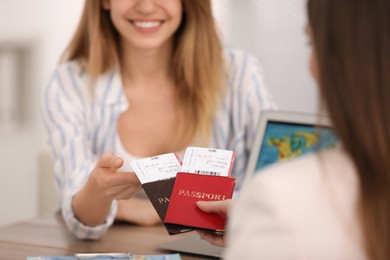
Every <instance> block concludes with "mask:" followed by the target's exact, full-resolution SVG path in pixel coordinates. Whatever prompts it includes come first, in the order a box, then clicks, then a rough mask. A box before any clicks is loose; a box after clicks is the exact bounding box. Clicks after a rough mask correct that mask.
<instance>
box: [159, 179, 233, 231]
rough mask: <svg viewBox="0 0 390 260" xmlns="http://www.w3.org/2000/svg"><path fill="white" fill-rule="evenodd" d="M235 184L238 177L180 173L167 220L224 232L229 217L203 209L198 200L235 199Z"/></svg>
mask: <svg viewBox="0 0 390 260" xmlns="http://www.w3.org/2000/svg"><path fill="white" fill-rule="evenodd" d="M234 185H235V179H234V178H230V177H221V176H212V175H200V174H191V173H182V172H179V173H178V174H177V175H176V180H175V183H174V186H173V190H172V194H171V198H170V202H169V205H168V209H167V213H166V216H165V220H164V223H165V224H175V225H181V226H185V227H189V228H195V229H203V230H207V231H212V232H216V233H223V232H224V230H225V222H226V219H225V218H224V217H222V216H220V215H219V214H216V213H214V214H213V213H205V212H203V211H201V210H200V209H198V207H197V206H196V202H197V201H200V200H202V201H210V200H225V199H231V198H232V195H233V190H234Z"/></svg>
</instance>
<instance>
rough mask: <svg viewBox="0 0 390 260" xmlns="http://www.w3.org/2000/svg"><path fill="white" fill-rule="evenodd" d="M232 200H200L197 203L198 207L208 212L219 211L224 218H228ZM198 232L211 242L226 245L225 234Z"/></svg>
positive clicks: (221, 245)
mask: <svg viewBox="0 0 390 260" xmlns="http://www.w3.org/2000/svg"><path fill="white" fill-rule="evenodd" d="M231 204H232V201H231V200H221V201H198V202H197V203H196V205H197V206H198V208H199V209H200V210H202V211H204V212H207V213H217V214H219V215H221V216H223V217H224V218H228V216H229V210H230V208H231ZM197 233H198V234H199V235H200V236H201V237H202V238H203V239H204V240H206V241H207V242H209V243H210V244H213V245H216V246H220V247H224V246H226V241H225V236H224V235H216V234H212V233H209V232H205V231H199V230H197Z"/></svg>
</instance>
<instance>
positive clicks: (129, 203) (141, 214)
mask: <svg viewBox="0 0 390 260" xmlns="http://www.w3.org/2000/svg"><path fill="white" fill-rule="evenodd" d="M116 219H117V220H120V221H126V222H130V223H134V224H137V225H142V226H151V225H157V224H160V223H161V220H160V218H159V216H158V215H157V212H156V210H155V209H154V208H153V206H152V203H151V202H150V201H149V200H148V199H142V198H131V199H130V200H119V201H118V211H117V213H116Z"/></svg>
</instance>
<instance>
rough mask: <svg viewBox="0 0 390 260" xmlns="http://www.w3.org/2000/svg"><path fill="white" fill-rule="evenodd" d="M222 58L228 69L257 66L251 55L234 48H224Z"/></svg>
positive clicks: (254, 57) (257, 62)
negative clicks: (240, 66)
mask: <svg viewBox="0 0 390 260" xmlns="http://www.w3.org/2000/svg"><path fill="white" fill-rule="evenodd" d="M223 58H224V60H225V62H226V64H227V66H229V67H237V66H239V65H256V66H260V65H259V61H258V59H257V57H256V56H255V55H253V54H252V53H250V52H248V51H246V50H243V49H236V48H224V49H223Z"/></svg>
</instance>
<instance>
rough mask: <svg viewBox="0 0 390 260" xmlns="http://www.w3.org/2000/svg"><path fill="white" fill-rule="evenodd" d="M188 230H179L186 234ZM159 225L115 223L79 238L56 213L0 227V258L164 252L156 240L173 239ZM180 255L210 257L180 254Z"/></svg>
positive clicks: (184, 257)
mask: <svg viewBox="0 0 390 260" xmlns="http://www.w3.org/2000/svg"><path fill="white" fill-rule="evenodd" d="M186 235H189V234H181V235H180V236H186ZM177 238H179V237H178V236H169V235H168V233H167V232H166V230H165V228H164V227H163V226H154V227H139V226H133V225H129V224H115V225H114V226H112V227H111V228H110V230H109V231H108V232H107V233H106V234H105V235H104V236H103V237H102V238H101V239H100V240H97V241H80V240H78V239H76V238H74V237H73V236H72V235H71V234H70V232H69V231H68V230H67V228H66V226H65V224H64V222H63V221H62V219H61V217H60V215H51V216H47V217H43V218H37V219H32V220H29V221H24V222H19V223H15V224H12V225H9V226H5V227H2V228H0V259H10V260H11V259H26V257H27V256H39V255H74V254H75V253H83V252H131V253H133V254H141V255H142V254H144V255H148V254H164V253H169V252H167V251H163V250H160V249H158V248H157V247H156V245H157V244H159V243H162V242H165V241H169V240H174V239H177ZM181 257H182V259H212V258H207V257H201V256H195V255H187V254H181Z"/></svg>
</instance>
